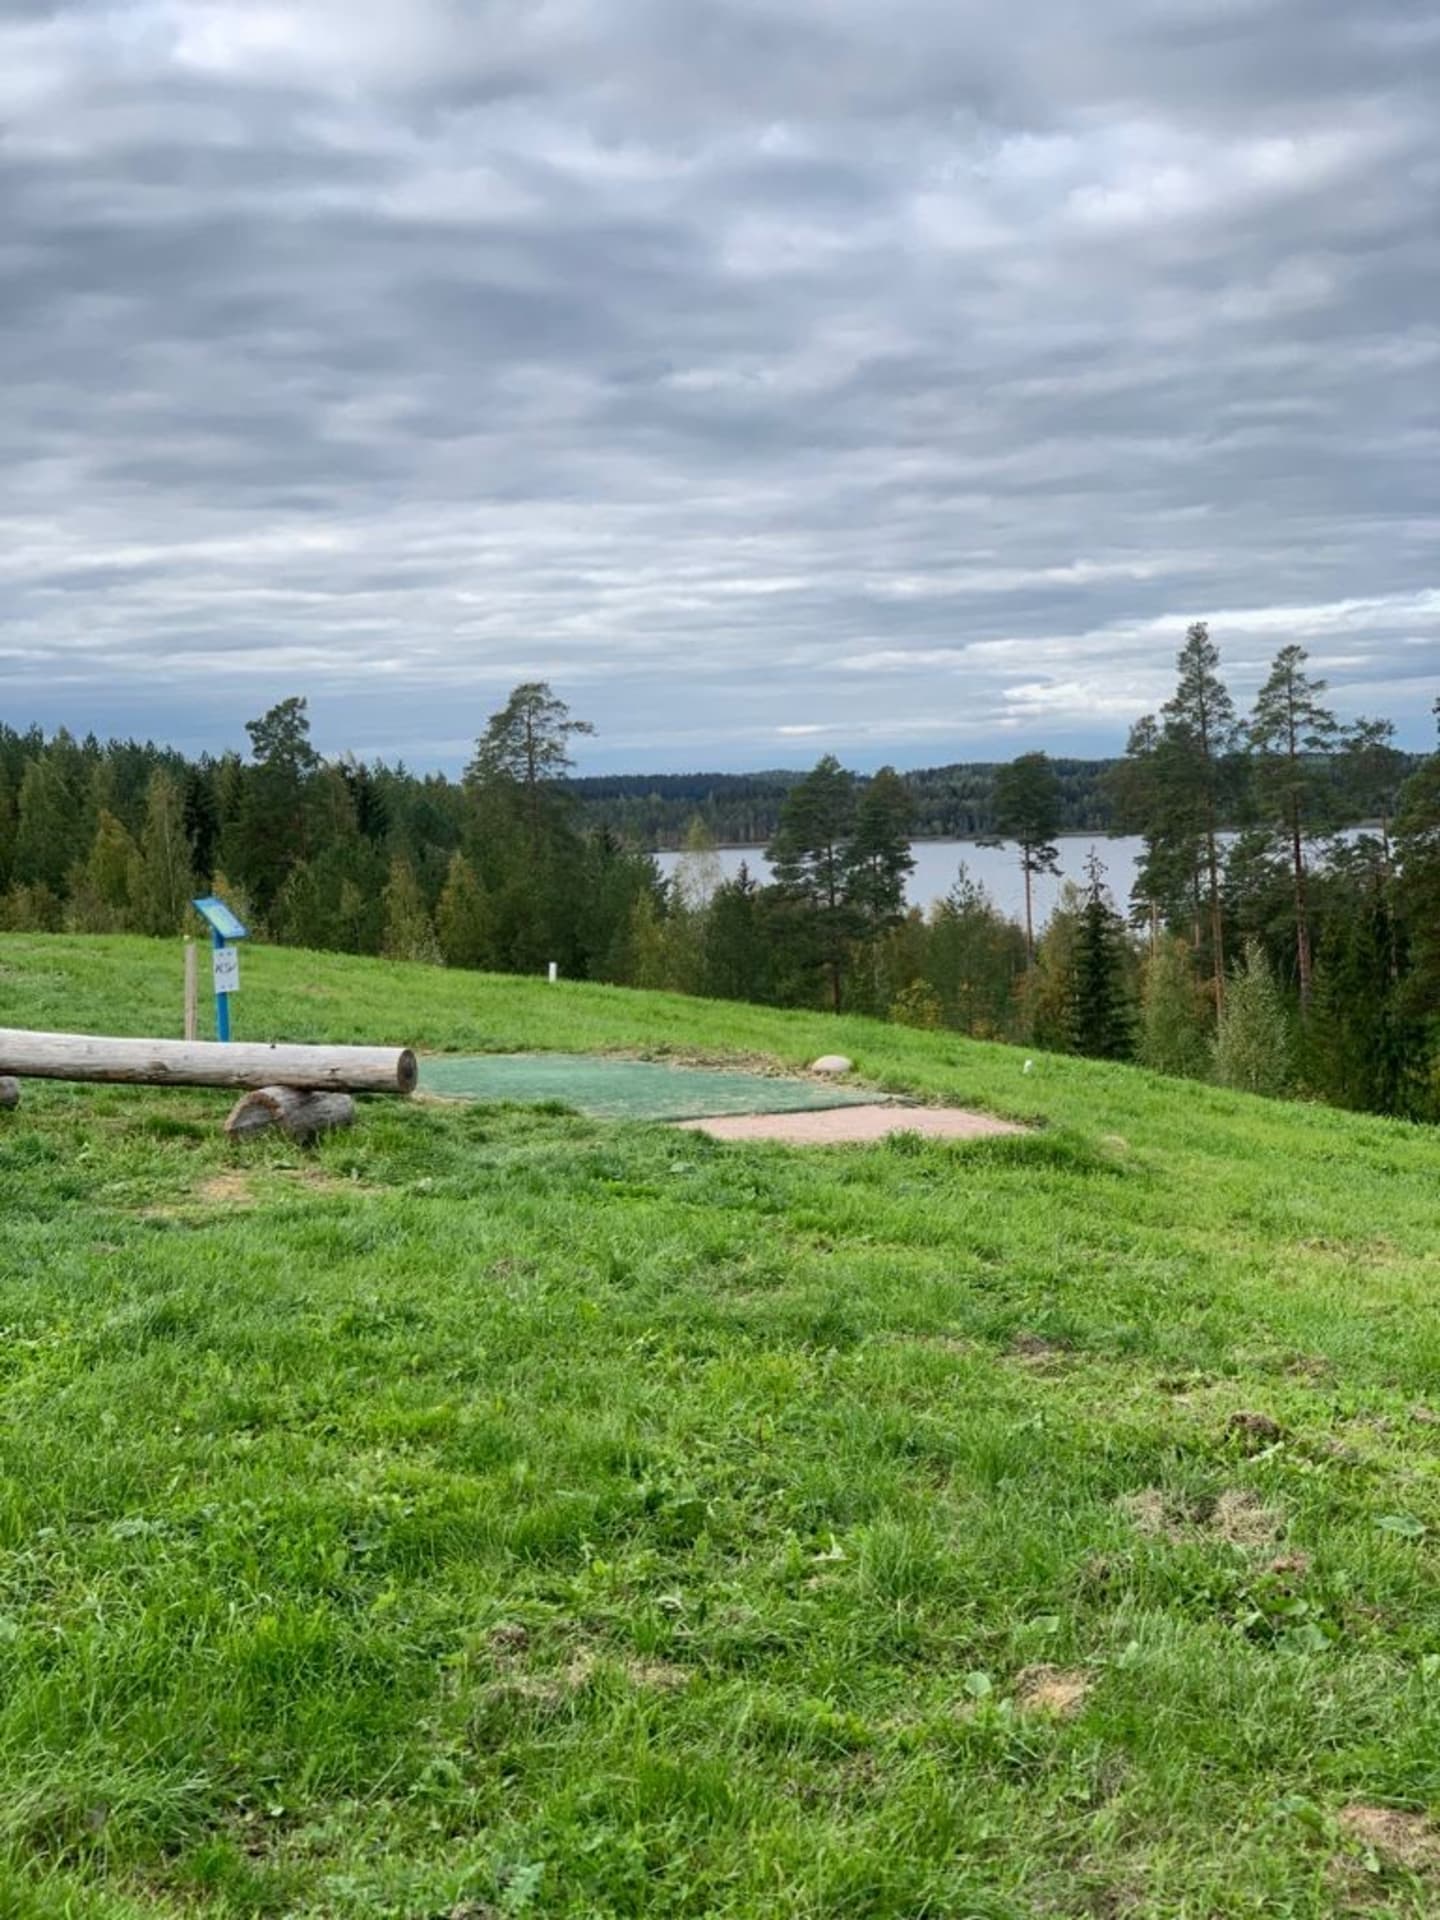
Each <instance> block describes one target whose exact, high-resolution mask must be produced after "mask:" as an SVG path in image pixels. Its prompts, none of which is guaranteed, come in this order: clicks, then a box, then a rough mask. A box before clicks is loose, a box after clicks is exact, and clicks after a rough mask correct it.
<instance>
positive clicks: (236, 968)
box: [193, 894, 249, 1040]
mask: <svg viewBox="0 0 1440 1920" xmlns="http://www.w3.org/2000/svg"><path fill="white" fill-rule="evenodd" d="M193 904H194V908H195V911H196V912H197V913H198V914H199V915H200V918H201V919H202V920H203V921H204V922H205V924H206V926H207V927H209V929H210V939H211V943H212V946H213V949H214V951H213V953H212V955H211V963H212V966H213V969H214V981H215V1038H216V1039H217V1040H228V1039H229V1038H230V996H231V994H232V993H238V992H239V990H240V955H239V952H238V951H237V949H236V948H235V947H234V946H232V944H231V942H232V941H235V940H245V939H248V938H249V928H248V927H246V926H244V925H243V924H242V922H241V921H240V920H238V919H237V918H236V916H235V915H234V914H233V913H232V912H231V910H230V908H229V907H227V906H226V904H225V902H224V901H223V900H217V899H216V897H215V895H214V894H206V895H205V897H204V898H203V899H200V900H196V901H195V902H194V903H193Z"/></svg>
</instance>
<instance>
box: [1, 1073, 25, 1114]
mask: <svg viewBox="0 0 1440 1920" xmlns="http://www.w3.org/2000/svg"><path fill="white" fill-rule="evenodd" d="M19 1104H20V1082H19V1081H18V1080H12V1079H11V1078H10V1077H9V1075H8V1074H7V1075H5V1076H4V1078H0V1113H13V1112H14V1111H15V1109H16V1107H18V1106H19Z"/></svg>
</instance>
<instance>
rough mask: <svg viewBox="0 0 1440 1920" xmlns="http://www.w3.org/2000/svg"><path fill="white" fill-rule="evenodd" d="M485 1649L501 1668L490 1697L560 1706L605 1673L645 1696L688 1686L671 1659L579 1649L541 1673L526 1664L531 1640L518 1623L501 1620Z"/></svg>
mask: <svg viewBox="0 0 1440 1920" xmlns="http://www.w3.org/2000/svg"><path fill="white" fill-rule="evenodd" d="M485 1644H486V1647H487V1649H488V1651H489V1653H490V1655H491V1657H492V1659H493V1660H494V1662H495V1666H496V1668H497V1669H498V1673H497V1677H496V1679H495V1681H494V1683H493V1685H492V1686H491V1687H490V1688H489V1690H488V1691H489V1694H490V1697H491V1698H499V1697H505V1696H508V1697H509V1698H511V1699H515V1700H530V1701H534V1702H536V1703H537V1704H539V1705H541V1706H548V1707H553V1706H559V1705H560V1704H561V1703H562V1702H563V1701H566V1700H569V1699H571V1698H573V1696H574V1695H575V1694H577V1693H579V1692H580V1691H581V1690H582V1689H583V1688H584V1687H586V1686H588V1685H589V1684H590V1682H591V1680H592V1679H594V1678H595V1676H596V1675H597V1674H598V1673H600V1672H602V1671H603V1670H604V1669H606V1668H609V1669H610V1670H611V1671H613V1672H618V1673H620V1674H622V1675H623V1676H624V1677H625V1679H626V1680H627V1681H629V1683H630V1685H631V1686H633V1687H639V1688H641V1689H643V1690H644V1691H646V1692H661V1693H671V1692H674V1691H676V1690H677V1689H678V1688H680V1687H683V1686H687V1685H688V1684H689V1681H690V1678H691V1675H690V1672H689V1669H688V1668H685V1667H678V1666H675V1665H674V1664H673V1663H672V1662H670V1661H668V1660H646V1659H642V1658H640V1657H639V1656H638V1655H636V1654H616V1653H611V1652H608V1651H606V1650H605V1649H602V1648H594V1647H583V1646H582V1647H579V1648H577V1649H576V1650H575V1651H574V1652H573V1653H572V1654H571V1656H570V1658H569V1659H568V1660H567V1661H566V1662H565V1663H564V1665H563V1666H559V1667H550V1668H544V1669H541V1670H539V1671H536V1670H534V1669H532V1668H531V1667H530V1666H529V1665H528V1664H527V1658H526V1656H527V1655H528V1654H529V1653H530V1651H531V1644H532V1643H531V1636H530V1631H529V1629H528V1628H527V1627H524V1626H522V1625H521V1624H520V1623H519V1622H518V1621H512V1620H505V1621H501V1622H500V1624H499V1625H498V1626H495V1627H492V1628H491V1630H490V1632H489V1633H488V1634H487V1635H486V1641H485Z"/></svg>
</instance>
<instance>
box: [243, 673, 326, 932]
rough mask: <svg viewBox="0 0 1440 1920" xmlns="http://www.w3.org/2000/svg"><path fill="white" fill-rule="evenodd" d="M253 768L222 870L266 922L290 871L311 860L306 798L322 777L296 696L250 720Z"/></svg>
mask: <svg viewBox="0 0 1440 1920" xmlns="http://www.w3.org/2000/svg"><path fill="white" fill-rule="evenodd" d="M245 731H246V732H247V733H248V734H249V736H250V751H251V759H252V762H253V764H252V765H251V766H248V767H246V768H244V769H243V773H242V776H241V780H240V784H239V794H238V810H237V814H236V818H235V821H234V825H233V828H232V829H231V830H230V831H229V832H228V833H224V832H222V837H221V852H222V856H223V861H224V864H225V865H226V866H227V867H229V868H231V869H232V870H233V871H234V872H235V873H236V874H237V876H238V878H239V879H240V880H242V881H243V882H244V884H245V887H246V889H247V891H248V892H249V893H250V895H251V897H252V899H253V900H254V902H255V906H256V909H257V910H258V912H259V913H260V914H261V916H262V917H265V916H267V915H268V914H269V912H270V908H271V904H272V903H273V901H274V900H275V899H276V898H277V896H278V895H279V893H280V889H281V888H282V887H283V886H284V884H285V879H286V876H287V875H288V874H289V872H290V870H291V868H292V867H294V866H295V865H297V864H298V863H299V862H300V861H302V860H306V859H308V858H309V855H310V845H309V836H308V834H307V831H306V825H307V823H306V804H305V803H306V794H307V790H308V788H309V785H310V782H311V780H312V779H313V778H314V776H315V775H316V774H317V773H318V772H319V769H320V756H319V755H318V754H317V753H316V751H315V749H314V747H313V746H312V745H311V744H310V721H309V718H308V716H307V714H306V702H305V701H304V700H301V699H297V698H294V697H293V696H292V697H291V698H290V699H288V700H282V701H280V702H279V703H278V705H276V706H273V707H271V708H270V709H269V710H268V712H266V713H264V714H262V715H261V717H260V718H259V719H258V720H247V721H246V723H245Z"/></svg>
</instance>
